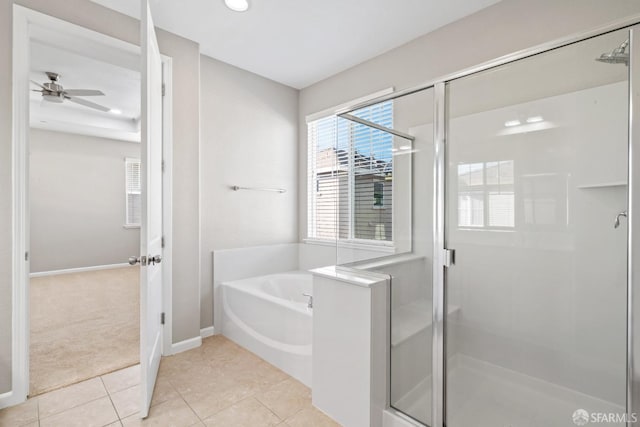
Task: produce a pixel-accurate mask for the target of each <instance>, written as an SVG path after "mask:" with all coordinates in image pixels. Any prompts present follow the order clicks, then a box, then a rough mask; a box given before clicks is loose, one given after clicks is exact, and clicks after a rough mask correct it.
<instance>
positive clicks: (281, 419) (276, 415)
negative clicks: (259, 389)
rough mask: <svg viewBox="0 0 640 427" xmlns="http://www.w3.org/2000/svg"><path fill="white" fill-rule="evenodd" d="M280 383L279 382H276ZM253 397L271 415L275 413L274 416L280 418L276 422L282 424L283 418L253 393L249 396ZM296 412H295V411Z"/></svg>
mask: <svg viewBox="0 0 640 427" xmlns="http://www.w3.org/2000/svg"><path fill="white" fill-rule="evenodd" d="M278 384H280V383H278ZM251 397H252V398H253V400H255V401H256V402H258V403H259V404H260V405H261V406H263V407H264V408H267V410H268V411H269V412H271V413H272V414H273V415H275V417H276V418H277V419H279V420H280V422H279V423H278V424H282V423H283V422H284V418H280V416H279V415H278V414H276V413H275V412H273V410H271V408H269V407H268V406H267V405H265V404H264V403H262V401H261V400H260V399H258V398H257V397H256V396H255V395H254V396H251ZM296 413H297V412H296Z"/></svg>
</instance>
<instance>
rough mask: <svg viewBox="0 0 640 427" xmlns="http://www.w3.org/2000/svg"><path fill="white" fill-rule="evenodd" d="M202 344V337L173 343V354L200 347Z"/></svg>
mask: <svg viewBox="0 0 640 427" xmlns="http://www.w3.org/2000/svg"><path fill="white" fill-rule="evenodd" d="M201 345H202V337H193V338H189V339H188V340H184V341H180V342H177V343H174V344H171V354H178V353H182V352H183V351H187V350H191V349H194V348H198V347H200V346H201Z"/></svg>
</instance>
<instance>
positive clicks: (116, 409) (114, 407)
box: [99, 376, 122, 425]
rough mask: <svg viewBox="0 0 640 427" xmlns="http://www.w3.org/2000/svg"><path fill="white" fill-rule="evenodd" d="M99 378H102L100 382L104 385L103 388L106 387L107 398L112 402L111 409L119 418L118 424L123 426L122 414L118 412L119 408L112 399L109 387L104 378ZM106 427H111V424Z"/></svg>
mask: <svg viewBox="0 0 640 427" xmlns="http://www.w3.org/2000/svg"><path fill="white" fill-rule="evenodd" d="M99 378H100V382H101V383H102V387H104V390H105V391H106V392H107V397H108V398H109V402H111V407H112V408H113V410H114V411H115V413H116V417H118V422H119V423H120V425H122V418H120V413H119V412H118V408H116V405H115V404H114V403H113V399H112V398H111V393H109V390H108V389H107V385H106V384H105V383H104V380H103V379H102V376H100V377H99ZM112 424H113V423H112ZM106 425H109V424H106Z"/></svg>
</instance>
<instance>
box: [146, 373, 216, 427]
mask: <svg viewBox="0 0 640 427" xmlns="http://www.w3.org/2000/svg"><path fill="white" fill-rule="evenodd" d="M168 381H169V384H170V385H171V387H172V388H173V390H174V391H175V392H176V394H177V395H178V396H180V399H182V401H183V402H184V403H185V405H187V407H188V408H189V409H191V412H193V413H194V414H195V415H196V418H197V419H198V421H200V422H202V423H204V420H203V419H202V418H200V415H198V413H197V412H196V411H195V410H194V409H193V408H192V407H191V405H189V402H187V399H185V398H184V396H183V395H182V393H180V392H179V391H178V390H177V389H176V388H175V386H174V385H173V383H172V382H171V380H168ZM170 400H171V399H169V400H166V401H164V402H161V403H159V404H158V405H161V404H162V403H165V402H169V401H170ZM207 418H208V417H207Z"/></svg>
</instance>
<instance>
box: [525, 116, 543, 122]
mask: <svg viewBox="0 0 640 427" xmlns="http://www.w3.org/2000/svg"><path fill="white" fill-rule="evenodd" d="M543 120H544V119H543V118H542V116H533V117H529V118H528V119H527V123H538V122H541V121H543Z"/></svg>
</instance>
